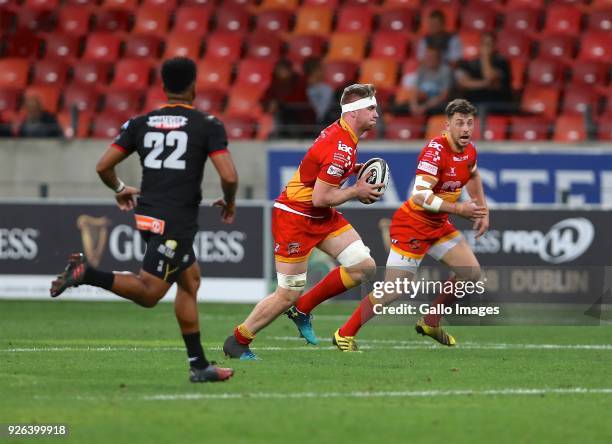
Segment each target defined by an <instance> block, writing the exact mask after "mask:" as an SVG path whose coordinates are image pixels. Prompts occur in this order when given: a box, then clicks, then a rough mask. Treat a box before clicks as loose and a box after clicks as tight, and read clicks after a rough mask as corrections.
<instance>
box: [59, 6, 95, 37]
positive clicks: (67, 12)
mask: <svg viewBox="0 0 612 444" xmlns="http://www.w3.org/2000/svg"><path fill="white" fill-rule="evenodd" d="M90 22H91V9H90V8H88V7H87V6H64V7H63V8H62V9H60V11H59V15H58V17H57V29H56V31H55V32H59V33H60V34H71V35H78V36H82V35H85V34H87V33H88V32H89V24H90Z"/></svg>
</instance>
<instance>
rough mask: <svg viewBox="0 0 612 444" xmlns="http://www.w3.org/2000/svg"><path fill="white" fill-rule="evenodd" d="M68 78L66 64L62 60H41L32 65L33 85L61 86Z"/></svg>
mask: <svg viewBox="0 0 612 444" xmlns="http://www.w3.org/2000/svg"><path fill="white" fill-rule="evenodd" d="M67 77H68V64H67V63H66V62H65V61H64V60H62V59H43V60H39V61H38V62H36V65H34V78H33V80H32V83H33V84H36V85H55V86H63V85H64V83H66V78H67Z"/></svg>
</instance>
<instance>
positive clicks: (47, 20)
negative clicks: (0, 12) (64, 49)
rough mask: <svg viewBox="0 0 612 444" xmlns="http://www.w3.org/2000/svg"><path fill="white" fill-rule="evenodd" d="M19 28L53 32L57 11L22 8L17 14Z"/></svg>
mask: <svg viewBox="0 0 612 444" xmlns="http://www.w3.org/2000/svg"><path fill="white" fill-rule="evenodd" d="M17 29H18V30H22V31H26V30H27V31H34V32H52V31H53V30H54V29H55V13H54V12H53V11H50V10H34V9H28V8H21V9H20V10H19V11H18V14H17Z"/></svg>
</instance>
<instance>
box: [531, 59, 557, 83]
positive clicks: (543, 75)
mask: <svg viewBox="0 0 612 444" xmlns="http://www.w3.org/2000/svg"><path fill="white" fill-rule="evenodd" d="M527 77H528V80H529V83H531V84H534V85H539V86H556V87H560V86H561V83H562V81H563V78H562V69H561V64H560V63H559V62H557V61H555V60H554V59H546V58H542V57H538V58H536V59H534V60H532V61H531V62H530V63H529V68H528V70H527Z"/></svg>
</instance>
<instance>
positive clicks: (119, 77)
mask: <svg viewBox="0 0 612 444" xmlns="http://www.w3.org/2000/svg"><path fill="white" fill-rule="evenodd" d="M152 67H153V63H152V62H151V61H150V60H148V59H121V60H119V62H117V64H116V65H115V78H114V79H113V82H112V83H111V87H112V88H113V89H123V90H135V91H144V90H146V89H147V88H148V87H149V80H150V78H151V69H152Z"/></svg>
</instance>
